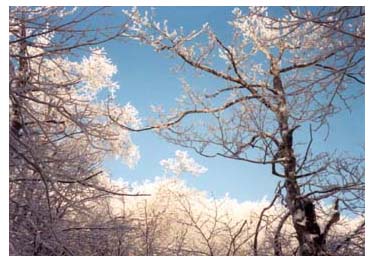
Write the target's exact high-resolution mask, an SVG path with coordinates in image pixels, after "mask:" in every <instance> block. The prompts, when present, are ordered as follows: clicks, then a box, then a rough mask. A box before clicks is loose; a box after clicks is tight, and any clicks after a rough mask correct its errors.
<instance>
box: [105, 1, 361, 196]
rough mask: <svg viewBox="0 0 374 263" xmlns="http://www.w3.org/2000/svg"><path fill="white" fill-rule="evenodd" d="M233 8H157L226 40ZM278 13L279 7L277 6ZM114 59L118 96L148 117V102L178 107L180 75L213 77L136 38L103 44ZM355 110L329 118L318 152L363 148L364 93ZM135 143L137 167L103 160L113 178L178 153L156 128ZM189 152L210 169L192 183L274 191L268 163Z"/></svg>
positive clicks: (154, 167)
mask: <svg viewBox="0 0 374 263" xmlns="http://www.w3.org/2000/svg"><path fill="white" fill-rule="evenodd" d="M122 9H123V8H120V7H116V8H112V10H113V11H114V12H115V13H116V14H117V16H115V17H113V18H111V19H115V20H116V22H120V20H121V19H123V18H124V17H123V16H122V15H121V10H122ZM232 9H233V7H168V8H165V7H158V8H156V14H157V18H158V20H160V21H162V20H163V19H168V25H169V28H179V26H183V27H184V28H185V29H186V31H188V30H191V29H196V28H198V27H199V26H201V25H202V24H204V23H205V22H209V24H210V25H211V27H212V28H213V29H214V31H215V32H216V33H217V34H218V36H220V38H221V39H222V40H225V39H227V40H229V39H230V37H231V30H230V26H229V25H228V23H227V22H228V21H230V20H231V19H232V17H233V16H232V13H231V11H232ZM275 11H276V12H277V10H275ZM105 48H106V51H107V53H108V55H109V57H110V58H111V59H112V61H113V63H114V64H116V65H117V67H118V73H117V75H116V76H115V80H116V81H117V82H118V83H119V85H120V90H119V91H118V93H117V99H118V101H119V102H120V103H123V104H125V103H127V102H131V104H132V105H133V106H135V107H136V108H137V109H138V111H139V113H140V116H141V117H142V118H143V119H147V116H150V114H151V111H150V105H160V104H162V105H163V106H164V108H165V109H167V108H170V107H172V106H175V104H176V101H175V99H176V98H177V97H178V96H179V95H181V93H182V87H181V82H180V78H181V77H184V78H188V79H189V80H190V79H191V80H193V83H196V84H197V85H199V86H201V87H204V85H208V84H209V79H206V78H205V79H198V78H195V77H194V76H193V75H192V74H191V72H190V71H188V70H187V71H185V72H181V73H178V74H176V73H173V72H172V70H171V69H172V67H173V66H175V65H178V63H180V61H179V60H176V59H171V58H168V57H167V55H166V54H165V53H155V52H154V51H153V50H152V49H151V48H149V47H147V46H144V45H139V44H138V43H136V42H131V41H130V42H127V43H125V44H124V43H120V42H110V43H107V44H106V45H105ZM352 109H353V110H352V112H351V113H349V112H344V113H343V114H340V115H337V116H335V117H334V118H332V119H331V122H330V124H331V125H330V137H329V139H328V140H327V141H324V140H323V138H322V137H321V136H315V138H314V152H318V151H334V150H338V151H339V152H343V151H345V152H348V153H363V150H362V149H363V148H362V146H363V145H364V109H365V106H364V98H361V99H359V100H358V101H356V102H355V103H354V105H353V107H352ZM132 138H133V140H134V143H135V144H137V145H138V146H139V148H140V153H141V160H140V161H139V163H138V165H137V166H136V167H135V168H134V169H129V168H127V167H126V166H125V165H123V164H122V163H121V162H120V161H116V160H108V161H107V162H106V163H105V165H106V167H107V169H108V170H109V171H111V173H112V176H113V177H114V178H119V177H121V178H122V179H123V180H125V181H129V182H135V181H143V180H146V179H149V180H153V178H154V177H156V176H161V175H162V174H163V171H162V168H161V166H160V165H159V162H160V160H162V159H166V158H170V157H172V156H174V153H175V151H176V150H177V149H181V148H180V147H178V146H176V145H172V144H169V143H166V142H165V141H163V140H162V138H160V137H158V136H157V135H155V134H154V133H152V132H149V131H147V132H142V133H134V134H133V135H132ZM188 152H189V154H190V155H191V156H192V157H193V158H194V159H195V160H196V161H197V162H199V163H201V164H202V165H204V166H205V167H207V168H208V172H207V173H206V174H204V175H202V176H200V177H192V176H184V179H185V180H186V181H187V182H188V184H189V185H190V186H192V187H195V188H198V189H200V190H206V191H207V192H209V193H212V194H213V195H214V196H216V197H220V196H223V195H224V194H225V193H227V192H228V193H229V194H230V196H231V197H233V198H236V199H238V200H239V201H244V200H253V201H255V200H260V199H262V198H263V197H264V196H272V194H273V191H274V188H275V186H276V184H277V182H278V179H277V178H275V177H273V176H271V171H270V167H269V166H261V165H252V164H248V163H245V162H240V161H235V160H228V159H223V158H209V159H207V158H204V157H201V156H199V155H197V154H195V153H194V152H193V151H192V150H189V151H188Z"/></svg>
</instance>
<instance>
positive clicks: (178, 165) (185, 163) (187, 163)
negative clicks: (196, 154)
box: [160, 150, 208, 176]
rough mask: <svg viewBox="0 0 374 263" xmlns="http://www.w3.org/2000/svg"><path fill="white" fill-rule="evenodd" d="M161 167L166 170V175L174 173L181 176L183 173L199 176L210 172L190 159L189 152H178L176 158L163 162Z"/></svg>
mask: <svg viewBox="0 0 374 263" xmlns="http://www.w3.org/2000/svg"><path fill="white" fill-rule="evenodd" d="M160 165H161V166H162V167H163V168H164V170H165V172H166V173H169V172H170V173H172V174H174V175H176V176H180V175H181V174H182V173H191V174H192V175H195V176H198V175H201V174H203V173H206V172H207V171H208V169H207V168H205V167H204V166H202V165H200V164H198V163H197V162H196V161H195V160H194V159H192V158H191V157H189V155H188V153H187V152H184V151H180V150H177V151H176V152H175V158H169V159H166V160H161V161H160Z"/></svg>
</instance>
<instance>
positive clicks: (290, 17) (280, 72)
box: [109, 7, 365, 255]
mask: <svg viewBox="0 0 374 263" xmlns="http://www.w3.org/2000/svg"><path fill="white" fill-rule="evenodd" d="M278 11H279V14H273V13H274V10H273V9H270V10H268V9H267V8H264V7H251V8H249V9H248V11H246V12H245V13H244V12H243V11H242V10H241V9H239V8H236V9H234V11H233V14H234V19H233V20H232V21H231V22H230V24H231V26H232V28H233V38H232V41H231V42H230V43H226V41H223V40H222V39H221V38H220V37H219V36H218V35H217V34H215V32H214V30H213V29H212V28H211V27H210V26H209V25H208V24H205V25H204V26H202V27H201V28H200V29H199V30H196V31H195V30H194V31H192V32H190V33H184V32H183V29H181V30H179V31H177V30H174V31H172V30H170V29H169V28H168V26H167V21H165V22H164V23H163V24H162V23H160V22H157V21H156V20H155V18H154V16H153V15H150V13H144V14H141V12H140V11H139V10H138V9H136V8H133V9H131V10H128V11H126V12H125V15H126V17H127V18H128V19H129V20H130V21H131V24H130V25H129V27H128V29H129V30H128V31H127V32H125V33H124V35H125V36H126V37H130V38H132V39H135V40H138V41H140V42H142V43H145V44H148V45H150V46H152V47H153V48H154V49H155V50H156V51H157V52H161V51H163V52H168V53H170V54H172V55H173V56H175V57H177V58H180V59H181V61H182V62H183V63H184V64H186V65H188V66H190V67H192V68H193V69H196V70H197V71H198V72H199V73H203V74H207V75H209V76H213V77H214V78H216V79H217V80H221V83H222V87H216V86H214V88H213V89H211V88H209V87H207V88H206V90H204V91H198V90H196V89H193V88H192V87H190V85H189V84H188V83H187V82H186V81H184V82H183V87H184V90H185V95H184V96H182V98H181V99H180V100H179V104H178V106H177V108H176V109H173V110H172V111H171V112H170V113H164V112H163V111H162V110H159V111H158V113H159V115H160V121H153V122H152V123H150V124H149V126H147V127H143V128H133V127H128V125H127V124H126V123H122V122H121V120H120V118H121V116H122V115H121V114H110V118H111V119H112V120H113V121H114V122H117V123H118V124H119V125H120V126H121V127H123V128H126V129H128V130H130V131H144V130H150V129H156V130H157V131H158V133H159V134H160V135H161V136H163V137H164V138H166V139H167V140H168V141H169V142H172V143H175V144H178V145H181V146H183V147H188V148H192V149H194V150H195V151H196V152H197V153H199V154H201V155H203V156H206V157H214V156H221V157H225V158H229V159H234V160H240V161H245V162H249V163H254V164H259V165H270V166H271V168H272V175H274V176H276V177H279V178H280V179H281V180H282V184H281V185H280V186H279V188H278V190H277V191H276V192H277V195H276V196H275V198H279V199H280V200H281V202H282V203H283V204H284V206H285V207H286V208H287V210H288V215H287V217H290V218H291V219H292V224H293V227H294V230H295V231H296V236H297V241H298V248H297V251H296V252H295V253H297V254H298V255H329V254H335V253H336V252H337V250H339V249H340V247H341V245H337V246H332V243H329V240H330V239H329V232H330V229H331V226H333V225H334V224H336V223H337V222H338V221H339V217H340V212H341V211H342V210H349V211H350V212H352V213H358V214H360V215H361V216H363V215H364V210H363V205H364V196H363V193H364V171H363V170H364V168H363V167H364V164H363V159H362V158H358V157H346V156H342V155H338V156H335V155H333V154H331V153H319V154H313V153H312V146H313V145H312V142H313V134H314V133H315V132H316V131H318V130H319V129H320V128H321V127H326V126H328V123H329V117H331V116H333V115H335V114H338V113H339V112H341V111H342V110H344V109H345V108H348V109H349V107H350V105H351V102H352V101H353V100H354V99H355V98H357V97H359V96H361V95H363V92H364V84H365V81H364V58H365V50H364V48H365V24H364V19H365V11H364V8H363V7H321V8H320V7H314V8H304V7H302V8H283V9H278ZM109 113H110V112H109ZM191 115H199V116H201V121H200V122H199V121H196V118H195V119H194V121H189V120H188V116H191ZM299 131H304V134H308V133H309V138H306V139H305V137H306V136H304V138H302V137H303V136H295V134H297V133H298V132H299ZM308 131H309V132H308ZM322 201H326V202H331V203H334V209H333V210H331V211H330V213H329V214H325V215H324V216H323V218H317V211H318V210H321V209H322V203H321V202H322ZM264 212H266V211H264ZM319 215H321V214H319ZM260 220H262V217H260ZM284 220H286V219H284ZM284 220H283V221H281V222H280V225H279V228H278V234H277V235H276V237H277V238H279V237H280V231H281V229H282V225H283V223H282V222H285V221H284ZM259 225H261V221H260V222H259ZM360 227H361V229H362V226H360ZM351 240H352V239H347V240H346V242H348V243H349V242H350V241H351ZM340 241H341V242H342V240H340ZM344 242H345V241H344ZM277 244H278V243H276V242H275V246H274V250H275V254H276V255H281V254H283V252H282V248H281V247H280V246H278V245H277ZM337 247H339V249H338V248H337ZM254 249H255V250H254V254H255V255H257V254H258V251H257V248H256V245H254Z"/></svg>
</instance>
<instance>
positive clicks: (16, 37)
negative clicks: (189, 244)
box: [9, 7, 138, 255]
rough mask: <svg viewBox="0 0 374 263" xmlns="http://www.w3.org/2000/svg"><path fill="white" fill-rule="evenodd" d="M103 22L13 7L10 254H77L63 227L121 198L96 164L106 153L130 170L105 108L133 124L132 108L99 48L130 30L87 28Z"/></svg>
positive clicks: (125, 140) (127, 151)
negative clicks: (123, 102) (106, 200)
mask: <svg viewBox="0 0 374 263" xmlns="http://www.w3.org/2000/svg"><path fill="white" fill-rule="evenodd" d="M108 15H109V13H107V12H106V9H105V8H78V9H77V8H63V7H11V8H10V12H9V50H10V53H9V67H10V76H9V98H10V123H9V136H10V142H9V155H10V161H9V162H10V163H9V168H10V178H9V190H10V253H11V254H21V255H40V254H43V255H46V254H48V255H61V254H63V255H72V254H77V253H78V254H79V251H77V250H76V247H73V246H72V243H70V242H68V241H67V240H68V239H69V236H71V235H72V233H73V232H75V233H77V230H75V231H67V230H66V228H67V227H68V226H69V225H70V227H71V223H72V222H75V223H77V220H76V218H77V217H78V215H77V214H80V217H81V218H85V217H86V213H90V211H92V205H90V202H92V199H94V198H103V196H107V195H126V194H127V193H126V192H124V191H123V189H116V190H113V188H112V187H111V185H108V184H107V183H106V178H107V175H106V173H105V171H104V170H103V169H102V166H101V164H102V161H103V159H104V158H105V156H107V155H118V156H120V157H121V158H122V159H123V161H124V162H125V163H127V164H128V165H130V166H131V165H133V164H134V163H135V162H136V161H137V159H138V152H137V148H136V146H135V145H134V144H133V143H132V142H131V138H130V136H129V133H128V132H124V131H123V130H122V129H118V127H117V126H116V125H114V123H113V122H112V121H111V120H110V119H109V118H108V116H107V114H106V106H105V103H110V104H112V106H114V107H115V110H116V111H117V112H122V113H125V114H124V115H123V116H124V118H126V119H127V120H125V119H124V120H125V122H128V123H129V124H130V125H135V126H136V125H137V123H138V119H137V116H136V114H137V112H136V110H135V108H133V107H132V106H131V105H130V104H128V105H127V106H125V107H120V106H118V105H117V106H115V103H114V93H115V90H116V89H117V88H118V85H117V84H116V83H115V82H113V81H112V79H111V78H112V76H113V74H115V73H116V70H117V69H116V67H115V66H114V65H113V64H112V63H111V61H110V59H108V58H107V56H106V53H105V51H104V50H103V49H100V48H98V47H97V45H99V44H101V43H104V42H106V41H109V40H112V39H114V38H120V37H121V35H122V34H123V33H124V32H125V30H126V29H125V27H126V25H125V24H124V25H109V23H106V24H105V23H103V24H102V26H100V27H99V26H92V25H91V21H92V19H94V18H95V19H103V18H104V17H106V16H108ZM97 70H99V71H100V74H97ZM99 92H106V93H107V94H108V99H104V100H103V99H100V98H99V97H98V93H99ZM135 195H136V194H135ZM73 218H75V220H74V219H73ZM83 223H84V220H82V224H83ZM81 227H83V225H82V226H81ZM76 229H77V228H76Z"/></svg>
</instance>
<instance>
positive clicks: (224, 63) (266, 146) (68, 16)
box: [9, 6, 365, 256]
mask: <svg viewBox="0 0 374 263" xmlns="http://www.w3.org/2000/svg"><path fill="white" fill-rule="evenodd" d="M162 8H163V7H156V8H150V7H141V8H136V7H121V8H119V7H117V8H116V9H115V10H117V11H118V10H120V11H119V12H113V10H114V9H113V8H110V7H49V6H48V7H47V6H41V7H26V6H13V7H9V255H29V256H32V255H35V256H36V255H43V256H62V255H66V256H78V255H86V256H205V255H206V256H264V255H269V256H283V255H288V256H292V255H295V256H328V255H333V256H362V255H365V178H364V170H365V160H364V155H365V152H364V151H365V150H364V145H358V147H361V148H360V149H361V152H358V153H357V151H351V152H346V151H335V150H330V149H331V148H330V147H327V146H326V148H323V143H322V146H318V147H316V141H322V142H323V140H324V139H325V140H327V138H328V137H329V136H335V134H333V133H331V134H330V133H329V131H330V129H331V128H332V127H331V126H332V125H333V124H331V120H332V119H333V118H337V117H339V116H349V114H350V112H352V110H353V108H354V107H358V106H357V105H358V104H359V107H362V108H363V109H364V105H363V103H361V101H363V99H364V93H365V8H364V7H359V6H358V7H355V6H351V7H333V6H330V7H269V8H267V7H260V6H256V7H248V8H247V7H240V8H235V7H232V8H230V10H231V12H230V14H229V15H230V17H231V20H230V21H222V22H224V23H226V24H227V25H228V26H229V28H230V32H225V34H220V33H217V32H220V31H218V29H217V28H215V27H214V25H211V24H210V23H205V24H201V25H200V27H198V28H195V29H193V30H190V29H189V28H188V26H187V29H186V28H184V27H182V26H181V27H175V28H174V27H173V25H170V24H173V23H172V20H171V19H170V21H169V20H166V19H164V18H159V17H158V10H161V11H162ZM178 8H180V9H183V8H184V7H178ZM193 8H195V9H196V10H197V9H198V8H201V7H193ZM205 8H209V7H205ZM191 19H192V18H191ZM215 19H217V20H219V19H220V18H219V17H217V18H215ZM186 23H188V21H186ZM110 43H115V44H116V45H120V46H121V48H122V49H123V50H126V48H127V46H128V45H130V43H131V44H132V45H135V44H136V45H138V46H139V50H142V49H147V48H148V49H150V50H151V52H154V53H157V54H160V55H161V56H160V59H162V60H167V61H171V62H172V63H173V64H174V67H173V68H172V69H170V71H173V72H178V73H175V74H179V76H180V75H183V74H185V75H187V74H189V76H188V78H187V77H186V79H182V80H181V81H180V83H181V84H180V87H182V88H181V92H180V96H179V97H177V98H174V100H172V101H167V102H165V104H167V105H172V107H163V106H154V105H148V107H149V108H150V109H151V111H152V114H148V113H145V112H144V111H143V110H141V109H139V108H137V107H135V106H134V105H133V104H132V103H131V101H132V98H131V95H130V94H129V95H126V94H127V93H126V92H127V91H126V90H124V91H123V92H122V91H121V90H122V89H123V87H122V83H118V82H117V81H115V76H116V74H119V73H121V72H118V68H117V65H116V64H115V63H113V60H112V58H111V57H110V55H109V54H110V52H109V50H107V49H108V48H107V46H106V45H107V44H110ZM104 46H105V47H104ZM140 52H141V51H140ZM120 55H121V54H120V53H119V54H118V56H120ZM139 56H140V53H139ZM125 62H126V61H125ZM125 62H124V63H125ZM137 70H138V71H139V72H141V71H142V68H138V69H137ZM172 74H174V73H171V75H172ZM139 76H142V75H141V74H140V75H139ZM191 76H192V77H194V79H195V80H194V81H193V82H192V81H189V79H190V78H192V77H191ZM201 76H205V77H207V78H209V80H210V81H211V82H209V83H208V85H206V86H205V84H206V83H207V82H204V83H201V84H200V85H195V83H198V81H199V78H200V77H201ZM142 78H147V76H146V75H144V76H142ZM154 85H156V86H157V83H154ZM180 87H176V89H177V88H180ZM126 89H127V90H132V89H139V87H135V86H134V87H131V86H128V85H127V86H126ZM157 89H159V90H160V92H163V91H162V84H160V85H159V86H158V87H157ZM140 92H141V91H140ZM144 95H145V96H147V95H146V94H144ZM165 98H166V97H165ZM150 99H151V98H150ZM123 101H127V102H126V103H123ZM357 102H360V103H357ZM351 118H362V119H363V118H364V116H354V117H351ZM344 125H346V126H343V127H344V129H345V130H349V129H350V126H349V123H345V124H344ZM145 132H151V133H154V134H156V135H157V138H159V139H160V140H162V141H164V142H165V143H168V144H172V145H176V146H178V147H179V150H176V151H174V155H172V156H169V157H168V158H165V159H162V160H160V161H159V165H160V166H161V168H162V170H163V171H164V172H163V173H161V174H159V176H157V177H156V178H150V180H148V181H139V182H136V183H134V182H130V181H128V180H127V177H126V173H125V172H124V173H123V175H122V177H121V178H118V177H113V176H112V174H111V171H110V169H108V168H107V167H106V166H105V162H106V160H108V158H109V159H110V158H112V159H115V158H117V159H118V160H120V161H121V162H123V163H124V164H125V165H127V166H128V167H130V168H133V169H136V165H137V163H138V161H139V159H140V158H141V153H142V152H141V148H139V147H138V145H137V144H136V140H134V139H133V138H134V136H135V135H136V136H137V138H142V137H141V136H142V134H144V133H145ZM351 137H353V136H351ZM351 137H347V138H340V139H339V140H342V142H343V140H344V141H350V140H353V139H354V138H351ZM362 140H364V139H363V138H362ZM326 145H327V143H326ZM157 151H162V149H157ZM192 153H193V154H196V155H198V156H199V157H201V158H202V159H199V160H197V159H196V158H194V156H195V155H193V154H192ZM214 158H221V159H225V160H229V161H230V162H233V163H234V164H235V163H237V164H239V163H241V164H248V165H252V166H253V165H255V166H261V167H262V166H263V167H267V168H268V170H267V171H269V172H268V173H267V174H251V175H250V176H251V182H252V183H251V184H252V185H255V187H258V188H261V187H262V185H261V183H260V181H258V180H259V178H260V177H261V178H263V177H266V178H267V177H269V178H276V179H277V181H278V183H277V184H275V185H274V190H273V192H271V193H269V195H268V196H267V198H264V199H263V200H261V201H255V200H246V201H242V200H240V201H238V200H237V199H235V198H234V197H232V196H235V193H230V194H227V195H224V196H222V195H217V196H214V195H211V194H209V192H208V191H204V189H199V188H197V187H195V186H193V185H191V184H189V183H188V182H187V181H186V180H185V179H184V178H185V177H184V176H201V177H203V176H204V174H205V173H207V171H208V169H210V167H206V166H205V164H204V161H201V160H205V159H207V160H208V159H214ZM143 163H145V164H147V160H143ZM252 166H250V167H252ZM250 170H251V169H250V168H248V174H250V173H251V171H250ZM222 178H224V179H222ZM217 180H227V181H229V180H235V171H233V172H232V174H230V175H227V176H226V177H219V179H218V178H217ZM239 183H240V182H239ZM244 188H245V186H244Z"/></svg>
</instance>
